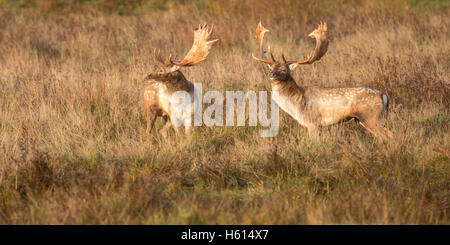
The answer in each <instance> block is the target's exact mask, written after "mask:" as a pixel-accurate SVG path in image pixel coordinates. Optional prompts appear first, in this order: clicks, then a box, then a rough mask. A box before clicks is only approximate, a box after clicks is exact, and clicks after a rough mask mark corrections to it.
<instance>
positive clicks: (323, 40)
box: [287, 22, 328, 64]
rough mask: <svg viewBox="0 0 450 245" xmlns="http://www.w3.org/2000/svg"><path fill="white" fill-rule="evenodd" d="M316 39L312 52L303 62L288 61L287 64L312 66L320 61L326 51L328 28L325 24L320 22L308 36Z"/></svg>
mask: <svg viewBox="0 0 450 245" xmlns="http://www.w3.org/2000/svg"><path fill="white" fill-rule="evenodd" d="M308 37H309V38H314V39H316V47H315V49H314V52H313V53H311V55H310V56H309V57H308V58H307V59H306V60H304V61H288V62H287V64H312V63H314V62H315V61H318V60H320V59H321V58H322V57H323V56H324V55H325V53H326V52H327V50H328V28H327V24H326V23H325V22H320V23H319V25H318V27H317V29H315V30H314V31H313V32H311V33H310V34H309V35H308Z"/></svg>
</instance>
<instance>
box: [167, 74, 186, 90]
mask: <svg viewBox="0 0 450 245" xmlns="http://www.w3.org/2000/svg"><path fill="white" fill-rule="evenodd" d="M164 84H165V85H166V86H167V88H168V89H169V91H171V92H176V91H181V90H184V91H190V90H192V86H191V85H192V83H191V82H189V81H188V80H187V79H186V77H185V76H184V75H183V73H182V72H181V71H176V75H175V76H172V77H170V78H169V79H167V80H166V81H165V82H164Z"/></svg>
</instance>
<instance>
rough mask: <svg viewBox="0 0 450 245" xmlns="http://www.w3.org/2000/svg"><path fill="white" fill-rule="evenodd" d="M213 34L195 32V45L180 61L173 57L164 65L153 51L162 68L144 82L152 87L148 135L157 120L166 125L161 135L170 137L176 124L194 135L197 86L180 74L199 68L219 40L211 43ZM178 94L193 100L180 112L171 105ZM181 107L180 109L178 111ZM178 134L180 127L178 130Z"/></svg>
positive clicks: (148, 91) (204, 30)
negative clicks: (173, 97) (169, 133)
mask: <svg viewBox="0 0 450 245" xmlns="http://www.w3.org/2000/svg"><path fill="white" fill-rule="evenodd" d="M211 33H212V27H211V28H208V26H207V25H206V24H205V25H200V26H199V27H198V28H197V29H196V30H195V31H194V44H193V45H192V48H191V49H190V50H189V52H188V53H187V54H186V56H185V57H184V58H183V60H181V61H177V60H174V59H172V55H170V56H169V58H167V60H165V61H164V59H162V58H161V55H160V51H159V50H158V52H156V49H155V50H154V56H155V60H156V61H158V62H160V63H161V64H162V65H161V66H160V67H158V68H157V69H156V70H155V71H154V72H153V73H151V74H150V75H148V76H147V77H146V78H145V81H147V82H150V85H149V86H148V87H147V88H146V89H145V90H144V94H143V97H144V104H145V108H146V113H147V130H146V132H147V134H149V133H150V131H151V130H152V128H153V125H154V123H155V120H156V118H157V117H158V116H162V117H163V120H164V121H165V124H164V126H163V127H162V128H161V129H160V131H159V133H160V134H162V135H163V136H164V137H167V133H168V130H169V128H170V127H171V126H172V125H173V122H174V121H175V120H176V121H178V122H181V123H180V124H183V125H185V132H189V131H191V125H192V118H193V107H194V105H193V104H194V84H193V83H191V82H190V81H188V80H187V79H186V78H185V77H184V75H183V73H182V72H181V71H180V70H179V69H180V68H181V67H185V66H195V65H198V64H200V63H201V62H202V61H204V60H205V59H206V56H208V53H209V50H210V49H211V46H212V44H213V43H214V42H216V41H217V40H218V39H216V40H211V41H208V38H209V36H210V35H211ZM178 91H185V92H187V93H188V94H189V96H190V97H191V100H190V101H191V103H190V104H188V105H186V106H185V108H179V106H180V105H179V104H174V103H172V101H171V98H172V95H173V94H174V93H176V92H178ZM177 106H178V108H176V107H177ZM180 109H181V110H182V111H183V112H182V113H174V111H175V110H180ZM174 129H175V131H178V127H175V125H174Z"/></svg>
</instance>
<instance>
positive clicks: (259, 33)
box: [252, 21, 328, 67]
mask: <svg viewBox="0 0 450 245" xmlns="http://www.w3.org/2000/svg"><path fill="white" fill-rule="evenodd" d="M266 32H269V30H267V29H266V28H264V27H263V26H262V25H261V21H260V22H259V24H258V26H257V27H256V39H257V40H258V43H259V50H260V52H261V58H256V57H255V56H254V55H253V54H252V56H253V59H255V60H257V61H260V62H263V63H266V64H269V65H271V64H274V63H275V62H276V61H275V59H274V57H273V55H272V52H271V51H270V48H269V55H270V58H271V59H270V60H269V59H267V58H266V57H265V56H264V50H263V47H262V41H263V38H264V34H265V33H266ZM308 37H309V38H314V39H316V48H315V49H314V52H313V53H311V55H310V56H309V57H308V58H307V59H306V60H303V61H286V59H285V57H284V54H281V58H282V62H283V63H285V64H287V65H293V66H294V67H295V66H296V64H312V63H314V62H315V61H318V60H320V58H322V56H324V55H325V53H326V52H327V50H328V30H327V24H326V23H320V24H319V27H318V28H317V29H315V30H314V31H313V32H311V33H310V34H309V35H308ZM294 64H295V65H294Z"/></svg>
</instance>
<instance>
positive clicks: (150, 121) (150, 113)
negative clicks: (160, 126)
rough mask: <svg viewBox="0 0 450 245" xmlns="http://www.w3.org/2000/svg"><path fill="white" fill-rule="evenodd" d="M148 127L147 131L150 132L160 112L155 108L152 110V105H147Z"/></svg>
mask: <svg viewBox="0 0 450 245" xmlns="http://www.w3.org/2000/svg"><path fill="white" fill-rule="evenodd" d="M146 109H147V129H146V133H147V134H150V131H152V128H153V125H154V124H155V121H156V117H157V116H158V113H157V112H156V111H155V110H152V109H151V107H147V108H146Z"/></svg>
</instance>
